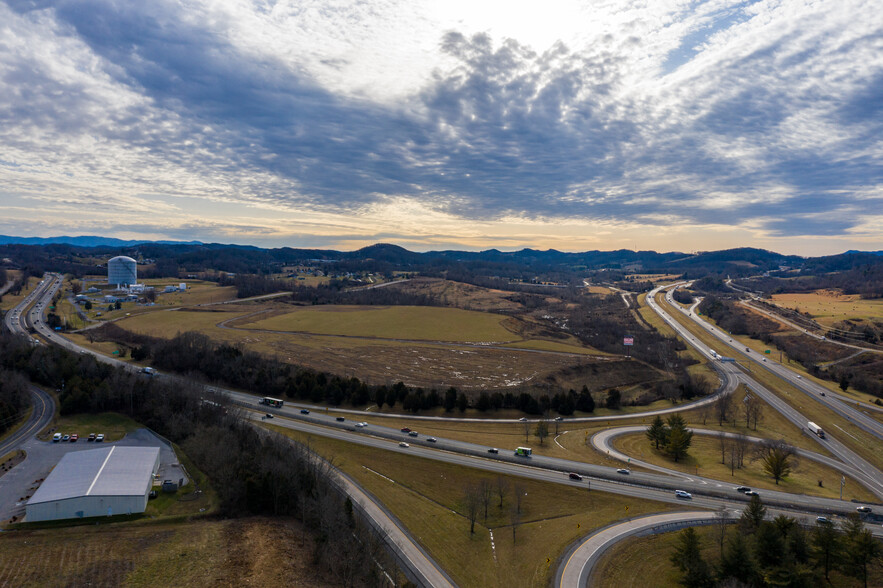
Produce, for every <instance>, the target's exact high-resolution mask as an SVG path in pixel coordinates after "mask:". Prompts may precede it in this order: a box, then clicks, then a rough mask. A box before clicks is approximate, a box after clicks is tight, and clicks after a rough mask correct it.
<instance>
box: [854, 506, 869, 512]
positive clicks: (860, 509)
mask: <svg viewBox="0 0 883 588" xmlns="http://www.w3.org/2000/svg"><path fill="white" fill-rule="evenodd" d="M855 510H856V511H857V512H865V513H867V512H871V507H870V506H858V507H856V509H855Z"/></svg>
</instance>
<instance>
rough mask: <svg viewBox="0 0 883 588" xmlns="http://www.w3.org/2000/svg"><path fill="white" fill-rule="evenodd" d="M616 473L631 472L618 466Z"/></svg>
mask: <svg viewBox="0 0 883 588" xmlns="http://www.w3.org/2000/svg"><path fill="white" fill-rule="evenodd" d="M616 473H617V474H630V473H631V472H630V471H628V470H627V469H625V468H619V469H618V470H616Z"/></svg>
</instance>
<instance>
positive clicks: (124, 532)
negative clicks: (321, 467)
mask: <svg viewBox="0 0 883 588" xmlns="http://www.w3.org/2000/svg"><path fill="white" fill-rule="evenodd" d="M314 549H315V544H314V542H313V540H312V538H311V536H310V534H308V533H307V534H304V533H302V532H301V527H300V525H299V523H298V522H297V521H293V520H291V519H273V520H270V519H265V518H246V519H232V520H225V521H219V520H196V521H190V522H187V523H186V524H181V523H178V524H173V523H148V522H136V523H126V524H110V525H98V526H96V525H88V526H78V527H67V528H52V529H42V530H28V531H14V532H8V533H3V534H2V536H0V586H20V587H23V588H24V587H34V588H37V587H42V586H94V587H99V588H101V587H106V588H111V587H117V586H127V587H138V588H140V587H153V586H161V585H168V586H194V587H202V586H205V587H216V586H221V587H231V588H232V587H234V586H244V585H254V586H308V585H309V586H319V585H321V586H337V585H338V584H336V583H335V582H334V580H333V579H332V578H326V577H322V576H317V575H316V572H315V570H314V566H312V565H311V561H312V554H313V550H314ZM35 554H39V557H36V556H35Z"/></svg>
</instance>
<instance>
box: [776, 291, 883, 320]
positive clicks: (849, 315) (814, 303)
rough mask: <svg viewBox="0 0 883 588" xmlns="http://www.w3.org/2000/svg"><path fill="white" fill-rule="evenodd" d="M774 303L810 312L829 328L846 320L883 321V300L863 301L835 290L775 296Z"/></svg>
mask: <svg viewBox="0 0 883 588" xmlns="http://www.w3.org/2000/svg"><path fill="white" fill-rule="evenodd" d="M772 301H773V302H774V303H775V304H778V305H779V306H781V307H783V308H790V309H792V310H799V311H800V312H808V313H810V314H811V315H812V316H813V318H815V319H816V320H817V321H818V322H819V323H821V324H823V325H829V326H830V325H832V324H833V323H835V322H837V321H842V320H846V319H859V320H860V319H871V320H881V319H883V299H877V300H862V299H861V298H859V297H858V296H857V295H845V294H842V293H840V292H838V291H835V290H817V291H815V292H812V293H795V294H774V295H773V297H772Z"/></svg>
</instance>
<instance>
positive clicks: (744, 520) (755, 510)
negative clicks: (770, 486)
mask: <svg viewBox="0 0 883 588" xmlns="http://www.w3.org/2000/svg"><path fill="white" fill-rule="evenodd" d="M765 516H766V507H765V506H764V505H763V502H762V501H761V500H760V496H757V495H755V496H752V497H751V502H749V503H748V506H747V507H746V508H745V510H744V511H742V517H741V518H740V520H739V525H740V526H741V527H742V529H743V531H746V532H749V533H753V532H754V531H756V530H757V528H758V527H759V526H760V523H762V522H763V518H764V517H765Z"/></svg>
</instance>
